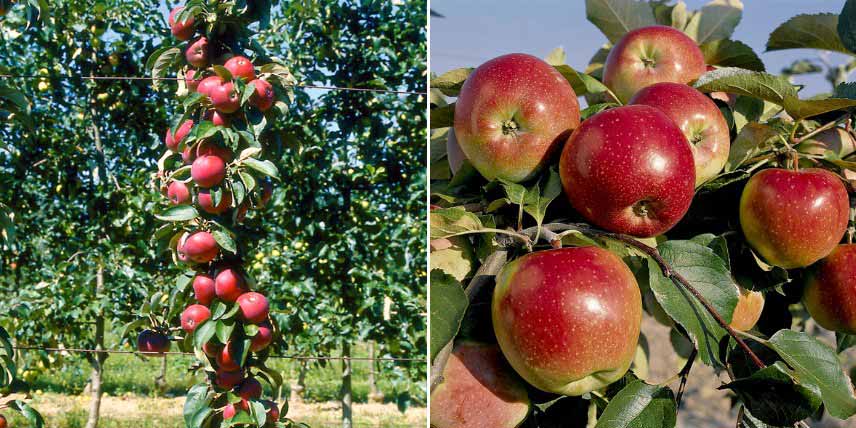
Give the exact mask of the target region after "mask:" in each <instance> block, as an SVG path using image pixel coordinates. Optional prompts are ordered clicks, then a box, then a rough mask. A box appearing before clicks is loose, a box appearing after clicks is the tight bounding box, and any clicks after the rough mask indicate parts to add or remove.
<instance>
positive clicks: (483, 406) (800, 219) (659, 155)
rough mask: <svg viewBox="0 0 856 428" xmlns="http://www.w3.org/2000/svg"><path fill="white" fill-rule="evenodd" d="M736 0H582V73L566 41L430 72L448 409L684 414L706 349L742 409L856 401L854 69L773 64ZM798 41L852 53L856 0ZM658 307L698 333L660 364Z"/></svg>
mask: <svg viewBox="0 0 856 428" xmlns="http://www.w3.org/2000/svg"><path fill="white" fill-rule="evenodd" d="M741 14H742V4H741V3H740V2H739V1H728V2H723V1H713V2H711V3H709V4H708V5H705V6H704V7H702V8H701V9H700V10H698V11H688V10H687V8H686V5H685V4H684V3H683V2H680V1H679V2H677V3H675V4H667V2H661V1H651V2H649V3H646V2H638V1H633V0H620V1H616V0H588V1H587V2H586V15H587V17H588V19H589V21H591V22H592V23H593V24H594V25H596V26H597V27H598V28H599V29H600V30H601V31H602V32H603V33H604V35H605V36H606V37H607V39H608V40H609V44H608V45H607V46H605V47H604V48H602V49H600V50H599V51H597V52H596V53H595V54H594V56H593V57H592V59H591V61H590V64H589V66H588V67H587V69H586V70H585V72H579V71H576V70H574V69H572V68H571V67H569V66H568V65H566V64H565V53H564V52H563V51H561V50H556V51H554V52H552V53H551V54H550V55H549V56H548V57H547V58H546V59H543V60H542V59H539V58H536V57H534V56H531V55H526V54H510V55H504V56H500V57H498V58H494V59H492V60H490V61H488V62H486V63H484V64H481V65H479V66H478V67H476V68H461V69H457V70H453V71H450V72H448V73H445V74H443V75H441V76H437V77H434V78H433V79H432V83H431V87H432V93H431V97H432V98H431V103H432V110H431V127H432V129H433V130H432V142H431V149H432V151H431V162H432V177H431V179H432V186H431V200H432V203H433V204H434V205H433V206H432V209H431V213H430V223H431V225H430V227H431V233H430V236H431V239H432V241H431V251H432V252H431V273H430V279H431V285H430V287H431V326H432V328H431V346H430V358H431V363H432V365H431V375H430V380H431V382H430V388H431V402H432V408H431V411H430V413H431V424H432V426H434V427H437V428H446V427H476V426H488V425H489V426H495V427H516V426H525V427H554V426H567V425H568V424H569V423H570V424H573V425H575V426H577V425H579V426H583V425H586V426H595V427H597V428H613V427H628V428H629V427H638V426H646V427H674V426H675V425H676V421H677V412H678V409H679V408H680V404H681V398H682V393H683V391H684V388H685V386H686V383H687V382H693V379H692V378H689V373H690V370H691V368H692V366H693V364H694V363H696V362H698V363H703V364H706V365H708V366H710V367H712V368H714V369H715V370H716V371H718V372H722V373H724V374H725V375H726V376H727V377H728V381H727V382H725V383H724V384H723V385H721V387H720V388H721V389H726V390H729V391H730V392H732V393H733V400H734V404H735V406H736V407H737V411H736V414H737V419H738V420H737V426H738V427H750V426H751V427H781V426H805V425H806V422H804V420H806V419H808V418H812V417H820V416H822V415H824V414H827V415H829V416H831V417H834V418H838V419H847V418H850V417H851V416H852V415H854V414H856V396H854V393H853V387H852V385H851V380H850V379H849V377H848V376H847V375H846V373H845V371H844V370H843V368H842V365H841V362H840V360H839V354H840V353H842V352H843V351H845V350H846V349H848V348H849V347H851V346H852V344H853V343H854V342H853V339H852V335H853V334H854V333H856V323H854V319H853V317H852V316H851V315H852V314H853V313H856V307H852V305H853V302H856V288H854V287H856V269H855V268H854V266H856V246H854V244H853V243H852V239H853V235H854V224H853V221H854V219H853V217H854V214H853V213H854V204H853V198H852V195H853V192H854V180H853V179H854V178H856V175H854V174H856V158H854V150H856V145H854V142H856V140H854V136H853V129H852V119H853V117H852V116H853V114H852V109H853V108H854V107H856V92H855V91H854V87H853V84H852V83H844V82H843V81H842V80H843V79H842V78H835V79H830V80H831V81H832V82H834V83H836V84H837V85H836V86H835V89H834V91H833V92H832V93H831V94H820V95H817V96H814V97H810V98H809V97H807V96H801V94H799V88H798V87H796V86H794V85H793V84H792V83H791V82H790V80H789V76H787V75H781V76H780V75H774V74H769V73H767V72H765V70H764V65H763V63H762V62H761V60H760V59H759V58H758V56H757V55H756V54H755V53H754V52H753V51H752V49H751V48H749V47H748V46H747V45H745V44H743V43H741V42H740V41H737V40H734V39H732V36H733V34H732V33H733V31H734V29H735V27H736V26H737V24H738V23H739V21H740V18H741ZM795 48H811V49H821V50H827V51H835V52H841V53H845V54H848V55H851V56H856V2H853V1H847V2H846V4H845V6H844V8H843V10H842V11H841V13H840V14H833V13H829V14H818V15H801V16H797V17H794V18H792V19H791V20H788V21H787V22H786V23H784V24H782V25H781V26H779V27H778V28H777V29H776V30H775V31H774V32H773V33H772V34H771V35H770V39H769V41H768V43H767V49H768V50H780V49H795ZM791 74H793V73H791ZM841 76H846V73H844V74H841ZM839 77H840V76H839ZM581 96H584V97H585V98H586V101H587V102H588V103H587V105H588V106H587V107H585V108H583V109H581V108H580V105H579V103H578V97H581ZM803 308H804V310H803ZM643 312H647V313H648V314H650V315H652V316H653V317H654V318H655V319H656V320H658V321H659V322H661V323H663V324H664V325H665V326H667V327H669V328H670V329H672V333H673V337H677V338H679V339H680V338H683V339H682V340H676V341H673V344H674V345H675V347H676V349H675V351H676V352H677V353H679V354H680V355H686V356H687V363H686V365H685V366H684V367H683V368H682V369H681V370H680V371H679V372H678V373H676V374H675V376H674V377H673V378H672V379H671V380H668V381H666V382H663V383H656V381H654V380H653V379H650V378H649V377H648V373H647V367H648V362H647V359H648V348H647V345H646V343H647V341H646V340H645V332H644V331H642V329H641V325H642V324H641V320H642V314H643ZM800 317H802V319H800ZM807 317H810V318H811V319H813V320H814V321H815V322H816V324H817V325H819V326H820V327H822V328H823V329H825V330H829V331H831V332H834V333H835V337H836V343H834V344H830V343H827V341H828V338H829V337H830V336H831V334H824V335H822V337H817V335H816V334H813V333H814V332H815V331H816V330H809V329H806V328H805V325H806V323H805V322H803V321H805V319H806V318H807ZM679 342H683V343H684V344H688V345H689V347H690V352H689V353H688V354H687V353H686V352H685V351H683V350H682V349H680V346H679V345H680V343H679ZM831 345H832V346H831ZM678 379H680V384H679V386H678V388H677V391H674V390H673V389H672V388H671V387H670V385H671V384H672V383H674V382H673V381H674V380H678Z"/></svg>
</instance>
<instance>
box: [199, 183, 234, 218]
mask: <svg viewBox="0 0 856 428" xmlns="http://www.w3.org/2000/svg"><path fill="white" fill-rule="evenodd" d="M222 193H223V195H222V196H221V197H220V203H219V204H218V205H216V206H215V205H214V199H213V198H212V197H211V191H210V190H209V189H199V192H197V193H196V202H197V203H198V204H199V208H202V211H205V212H207V213H209V214H222V213H223V212H225V211H226V210H228V209H229V207H231V206H232V194H231V193H229V192H228V191H223V192H222Z"/></svg>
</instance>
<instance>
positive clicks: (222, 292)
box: [214, 268, 247, 303]
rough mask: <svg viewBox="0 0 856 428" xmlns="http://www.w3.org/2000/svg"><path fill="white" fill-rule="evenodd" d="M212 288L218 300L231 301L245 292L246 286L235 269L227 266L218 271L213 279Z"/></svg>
mask: <svg viewBox="0 0 856 428" xmlns="http://www.w3.org/2000/svg"><path fill="white" fill-rule="evenodd" d="M214 290H215V293H216V294H217V297H218V298H219V299H220V300H222V301H224V302H229V303H231V302H234V301H236V300H238V297H239V296H240V295H242V294H244V293H246V292H247V286H246V284H245V283H244V277H243V276H242V275H241V274H240V273H239V272H238V271H237V270H235V269H233V268H227V269H223V270H222V271H220V273H218V274H217V277H216V278H215V279H214Z"/></svg>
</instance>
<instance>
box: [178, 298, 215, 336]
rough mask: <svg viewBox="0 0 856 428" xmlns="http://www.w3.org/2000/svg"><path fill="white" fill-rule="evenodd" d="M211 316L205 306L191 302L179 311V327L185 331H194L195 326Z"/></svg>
mask: <svg viewBox="0 0 856 428" xmlns="http://www.w3.org/2000/svg"><path fill="white" fill-rule="evenodd" d="M208 318H211V311H210V310H208V308H207V307H205V306H202V305H199V304H193V305H190V306H188V307H187V309H185V310H184V312H182V313H181V328H182V329H184V331H185V332H187V333H193V332H194V331H196V327H199V325H200V324H202V323H203V322H205V321H206V320H207V319H208Z"/></svg>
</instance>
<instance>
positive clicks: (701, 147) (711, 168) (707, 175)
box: [629, 82, 731, 186]
mask: <svg viewBox="0 0 856 428" xmlns="http://www.w3.org/2000/svg"><path fill="white" fill-rule="evenodd" d="M629 104H642V105H648V106H651V107H654V108H656V109H658V110H660V111H662V112H663V113H666V116H669V119H672V121H674V122H675V124H676V125H678V127H679V128H681V131H683V133H684V136H685V137H687V141H689V143H690V147H691V148H692V150H693V158H694V159H695V172H696V186H700V185H701V184H702V183H704V182H706V181H708V180H710V179H711V178H713V177H715V176H716V175H717V174H719V172H720V171H722V168H723V167H724V166H725V161H727V160H728V149H729V147H730V146H731V136H730V135H729V133H728V123H727V122H725V118H724V117H722V112H721V111H719V107H717V106H716V103H714V102H713V101H711V99H710V98H708V97H706V96H704V94H702V93H701V92H699V91H697V90H695V89H694V88H692V87H690V86H687V85H684V84H682V83H669V82H666V83H655V84H653V85H651V86H648V87H646V88H642V89H641V90H640V91H638V92H636V95H634V96H633V98H631V99H630V103H629Z"/></svg>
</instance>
